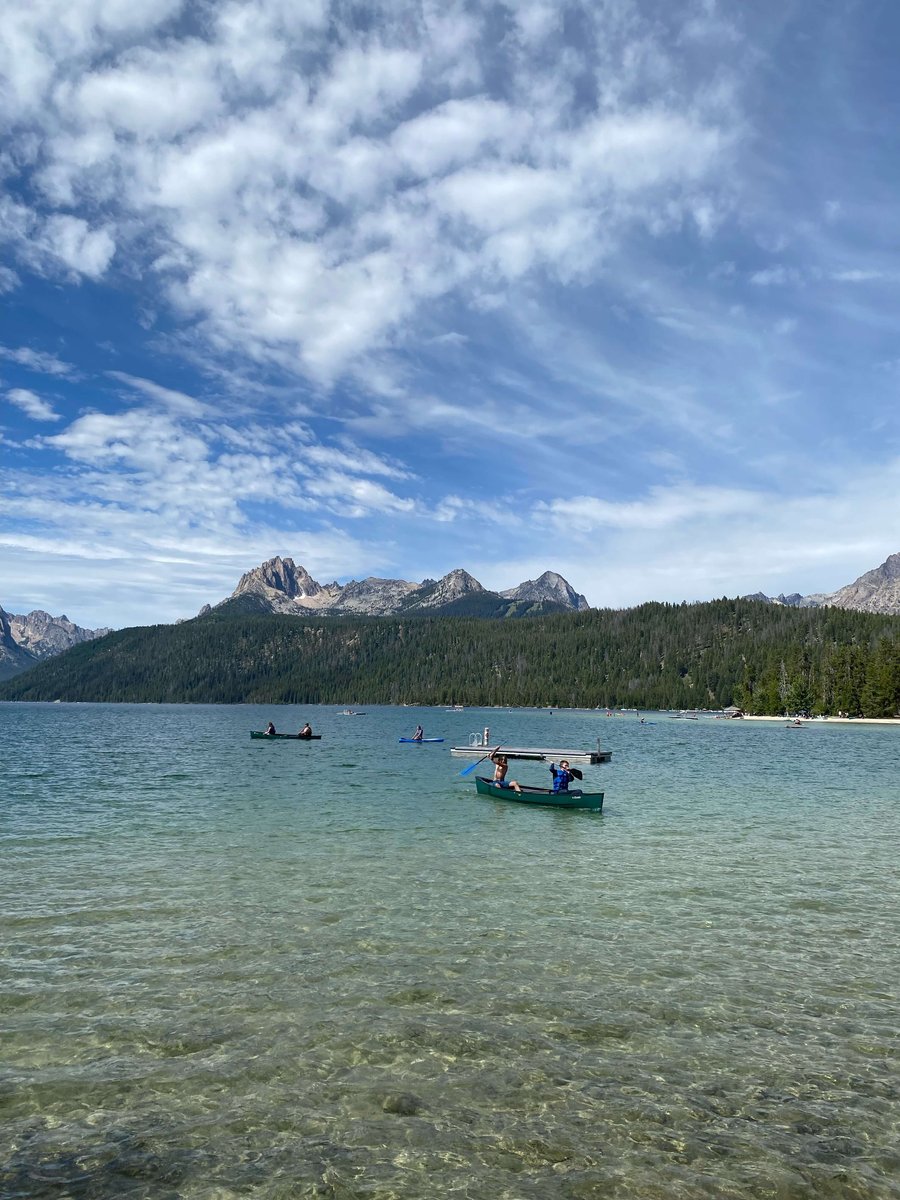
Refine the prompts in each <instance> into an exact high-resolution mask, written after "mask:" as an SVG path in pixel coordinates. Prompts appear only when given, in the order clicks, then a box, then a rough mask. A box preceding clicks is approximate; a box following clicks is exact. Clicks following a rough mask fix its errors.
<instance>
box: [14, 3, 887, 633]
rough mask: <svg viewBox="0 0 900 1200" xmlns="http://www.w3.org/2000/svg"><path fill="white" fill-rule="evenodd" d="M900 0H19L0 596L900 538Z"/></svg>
mask: <svg viewBox="0 0 900 1200" xmlns="http://www.w3.org/2000/svg"><path fill="white" fill-rule="evenodd" d="M898 43H900V9H898V8H897V6H896V5H895V4H892V3H888V2H883V3H880V2H879V0H867V2H866V3H852V2H849V0H842V2H837V0H836V2H834V3H831V2H828V0H819V2H813V0H798V2H791V0H779V2H778V3H773V2H769V0H760V2H759V3H756V4H753V5H748V4H743V3H726V2H724V0H720V2H717V0H685V2H683V3H679V4H677V5H673V4H670V3H662V2H659V3H657V2H651V0H604V2H603V3H597V2H593V3H589V4H584V5H581V4H577V3H572V4H566V3H547V2H544V0H524V2H523V3H512V2H507V3H497V4H473V3H456V2H455V0H442V2H440V3H437V2H433V0H428V2H424V3H405V2H404V0H395V2H392V3H390V4H386V5H384V6H381V5H378V4H366V5H360V6H357V7H354V6H352V5H347V4H340V5H331V4H329V3H328V2H327V0H230V2H221V3H216V4H212V3H210V4H199V3H184V2H182V0H143V2H142V3H141V4H139V5H137V4H133V3H131V2H130V0H27V2H24V0H12V3H11V4H10V5H8V6H7V8H6V9H5V11H4V22H3V27H2V29H0V114H2V120H3V125H4V130H3V139H2V143H0V183H2V192H0V293H2V295H0V454H2V459H3V471H2V490H0V503H2V506H3V514H2V522H0V555H2V569H0V604H2V605H3V607H5V608H6V609H7V610H10V611H16V612H23V611H28V610H30V609H32V608H37V607H39V608H45V609H47V610H49V611H51V612H53V613H57V614H58V613H60V612H63V611H64V612H66V613H67V614H68V615H69V616H70V617H71V618H72V619H73V620H75V621H77V622H79V623H80V624H83V625H91V626H96V625H103V624H105V625H112V626H123V625H128V624H137V623H149V622H155V621H168V620H172V619H174V618H176V617H179V616H188V615H192V614H193V613H195V612H196V611H197V609H198V608H199V607H200V605H201V604H203V603H205V602H207V601H211V602H215V601H216V600H218V599H221V598H222V597H224V596H225V595H227V594H228V593H229V592H230V591H231V590H232V588H233V587H234V585H235V583H236V582H237V579H238V578H239V576H240V574H241V573H242V572H243V571H244V570H246V569H248V568H249V567H251V566H254V565H256V564H258V563H260V562H262V561H263V560H264V559H266V558H269V557H271V556H273V555H275V554H281V555H283V556H287V555H290V556H292V557H293V558H294V559H295V560H296V561H297V562H300V563H303V564H304V565H305V566H306V567H307V568H308V569H309V570H310V571H311V573H312V574H313V575H314V576H315V577H316V578H318V579H319V580H320V581H322V582H326V581H329V580H331V579H335V578H336V579H338V580H339V581H342V582H343V581H346V580H348V579H350V578H361V577H363V576H366V575H382V576H399V577H403V578H408V579H415V580H419V579H421V578H423V577H426V576H431V577H438V576H440V575H442V574H445V573H446V572H447V571H449V570H451V569H452V568H454V567H457V566H464V567H466V568H467V569H468V570H470V571H471V572H472V573H473V574H474V575H476V577H477V578H479V579H480V580H481V581H482V582H483V583H484V584H485V585H486V586H492V587H509V586H512V585H513V584H516V583H518V582H520V581H522V580H523V579H526V578H534V577H535V576H536V575H537V574H539V573H540V572H541V571H543V570H545V569H547V568H552V569H555V570H558V571H560V572H561V573H562V574H564V575H565V576H566V577H567V578H568V579H569V580H570V582H571V583H572V584H573V585H574V586H575V587H576V588H577V589H578V590H579V591H582V592H584V593H585V594H586V595H587V597H588V599H589V600H590V602H591V603H592V604H595V605H613V606H621V605H630V604H636V603H640V602H641V601H643V600H647V599H665V600H683V599H686V600H695V599H708V598H711V597H714V596H722V595H737V594H742V593H746V592H751V591H757V590H759V589H764V590H765V591H767V592H770V593H777V592H779V591H801V592H810V591H828V590H832V589H834V588H836V587H839V586H841V585H843V584H845V583H848V582H850V581H851V580H852V579H854V578H855V577H856V576H858V575H859V574H861V573H862V572H863V571H866V570H868V569H870V568H871V567H874V566H876V565H877V564H878V563H880V562H882V561H883V560H884V559H885V558H886V557H887V555H888V554H891V553H894V552H897V551H898V550H900V505H898V503H897V497H898V492H900V488H898V484H900V424H898V405H897V394H898V384H900V341H898V327H897V312H898V310H900V254H898V242H897V217H896V212H897V200H896V198H897V195H898V194H900V144H898V143H900V82H898V77H897V71H896V63H895V61H894V59H895V55H894V49H895V47H896V46H897V44H898Z"/></svg>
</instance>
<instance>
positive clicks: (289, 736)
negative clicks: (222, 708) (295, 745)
mask: <svg viewBox="0 0 900 1200" xmlns="http://www.w3.org/2000/svg"><path fill="white" fill-rule="evenodd" d="M250 736H251V737H252V738H265V739H266V741H267V742H277V741H278V740H279V739H286V740H288V741H291V742H321V740H322V735H321V733H308V734H307V735H306V737H301V736H300V734H299V733H266V732H264V731H263V730H261V729H260V730H257V729H251V730H250Z"/></svg>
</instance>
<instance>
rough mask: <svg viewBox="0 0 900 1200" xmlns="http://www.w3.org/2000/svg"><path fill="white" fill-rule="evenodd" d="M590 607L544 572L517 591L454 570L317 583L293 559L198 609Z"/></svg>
mask: <svg viewBox="0 0 900 1200" xmlns="http://www.w3.org/2000/svg"><path fill="white" fill-rule="evenodd" d="M588 608H590V605H589V604H588V602H587V600H586V599H585V598H584V596H582V595H580V594H579V593H578V592H576V591H575V589H574V588H573V587H572V585H571V584H570V583H568V581H567V580H565V579H563V577H562V575H558V574H557V573H556V572H555V571H545V572H544V573H543V575H541V576H540V577H539V578H538V579H528V580H526V581H525V582H524V583H520V584H518V586H517V587H513V588H508V589H506V590H505V591H502V592H492V591H490V590H489V589H488V588H485V587H483V586H482V585H481V584H480V583H479V582H478V580H477V579H475V578H474V576H472V575H470V574H469V573H468V571H463V570H462V569H461V568H457V569H456V570H454V571H450V572H449V574H447V575H444V576H443V578H441V579H423V580H422V582H421V583H411V582H410V581H409V580H406V579H377V578H375V577H373V576H370V577H369V578H367V579H362V580H356V579H354V580H351V581H350V583H346V584H343V585H341V584H339V583H326V584H321V583H318V582H317V581H316V580H315V579H313V577H312V576H311V575H310V574H309V572H308V571H307V570H306V568H305V567H302V566H298V565H297V564H296V563H295V562H294V560H293V559H292V558H280V557H276V558H270V559H269V560H268V562H264V563H263V564H262V565H261V566H259V567H254V568H253V570H252V571H247V572H246V574H244V575H242V576H241V578H240V581H239V582H238V585H237V587H236V588H235V589H234V591H233V592H232V594H231V595H230V596H229V597H228V598H227V599H225V600H222V601H220V603H219V604H217V605H215V606H210V605H208V604H205V605H204V606H203V608H202V609H201V610H200V613H199V615H200V616H201V617H203V616H206V615H208V614H209V613H212V612H218V613H236V612H242V613H286V614H290V615H293V616H298V615H304V614H309V613H315V614H316V615H319V616H326V615H327V616H369V617H391V616H406V615H410V616H412V615H415V614H417V613H418V614H421V615H428V616H467V617H499V618H503V617H523V616H544V615H546V614H548V613H559V612H584V611H585V610H587V609H588Z"/></svg>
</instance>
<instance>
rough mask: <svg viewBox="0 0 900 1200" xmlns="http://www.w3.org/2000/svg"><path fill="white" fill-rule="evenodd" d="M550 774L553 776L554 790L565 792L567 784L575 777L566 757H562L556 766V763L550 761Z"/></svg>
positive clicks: (567, 787) (567, 788)
mask: <svg viewBox="0 0 900 1200" xmlns="http://www.w3.org/2000/svg"><path fill="white" fill-rule="evenodd" d="M550 774H551V775H552V776H553V790H554V792H567V791H568V790H569V784H570V783H571V782H572V780H573V779H574V778H575V776H574V775H573V774H572V772H571V771H570V770H569V764H568V762H567V761H566V759H563V760H562V761H561V762H560V764H559V766H557V765H556V763H551V764H550Z"/></svg>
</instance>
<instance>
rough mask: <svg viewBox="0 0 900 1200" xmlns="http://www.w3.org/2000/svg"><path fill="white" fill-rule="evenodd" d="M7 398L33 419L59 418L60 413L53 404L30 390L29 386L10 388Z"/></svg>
mask: <svg viewBox="0 0 900 1200" xmlns="http://www.w3.org/2000/svg"><path fill="white" fill-rule="evenodd" d="M6 398H7V400H8V401H9V402H10V404H13V405H15V407H16V408H18V409H21V410H22V412H23V413H24V414H25V415H26V417H31V419H32V421H58V420H59V413H58V412H56V410H55V409H54V407H53V405H52V404H51V403H50V402H49V401H48V400H44V399H42V397H40V396H38V395H36V394H35V393H34V392H31V391H29V390H28V388H10V390H9V391H8V392H7V393H6Z"/></svg>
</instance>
